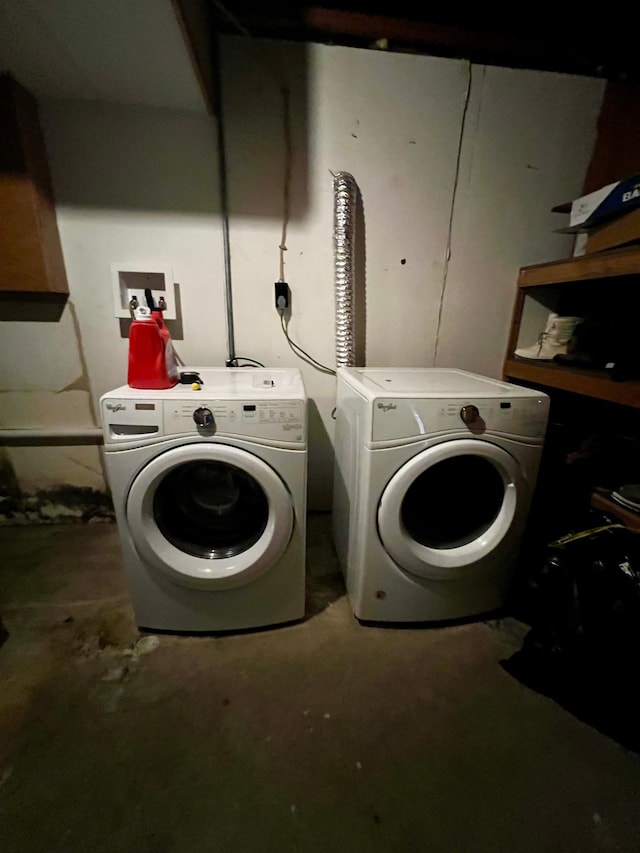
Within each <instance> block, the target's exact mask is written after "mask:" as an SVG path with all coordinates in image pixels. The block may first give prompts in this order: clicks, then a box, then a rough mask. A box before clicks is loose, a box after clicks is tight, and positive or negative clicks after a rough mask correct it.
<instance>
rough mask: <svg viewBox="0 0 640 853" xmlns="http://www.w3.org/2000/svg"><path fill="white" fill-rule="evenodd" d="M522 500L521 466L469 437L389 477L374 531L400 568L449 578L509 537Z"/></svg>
mask: <svg viewBox="0 0 640 853" xmlns="http://www.w3.org/2000/svg"><path fill="white" fill-rule="evenodd" d="M525 494H526V493H525V490H524V480H523V477H522V474H521V471H520V466H519V464H518V463H517V462H516V460H515V459H514V457H513V456H511V455H510V454H509V453H507V452H506V451H505V450H503V449H502V448H500V447H497V446H496V445H494V444H491V443H490V442H488V441H477V440H474V439H456V440H454V441H443V442H442V443H441V444H437V445H434V446H433V447H429V448H427V449H425V450H423V451H421V452H420V453H418V454H416V455H415V456H413V457H411V458H410V459H409V460H408V461H406V462H405V463H404V464H403V465H402V466H401V467H400V468H399V469H398V470H397V471H396V472H395V474H394V475H393V476H392V477H391V479H390V480H389V482H388V483H387V485H386V487H385V488H384V491H383V493H382V495H381V498H380V502H379V504H378V533H379V536H380V539H381V541H382V544H383V545H384V547H385V549H386V551H387V552H388V553H389V554H390V556H391V557H393V559H394V560H395V562H396V563H397V564H398V565H399V566H400V567H401V568H403V569H406V570H407V571H410V572H413V573H415V574H417V575H420V576H421V577H428V578H437V579H439V578H443V579H444V578H454V577H457V576H458V575H459V572H460V570H463V569H465V568H466V567H469V569H471V567H473V566H478V565H479V564H480V563H481V561H482V560H484V558H485V557H488V555H490V554H491V552H492V551H494V550H495V549H496V548H497V547H498V546H499V545H500V544H501V543H502V542H503V541H505V543H508V540H509V539H510V538H513V537H514V536H515V535H516V527H515V526H514V520H515V519H516V518H518V519H519V520H518V524H520V520H521V518H522V513H519V514H518V516H516V509H517V507H518V506H519V505H520V506H521V507H522V508H524V506H525V504H524V500H525ZM505 547H507V544H505Z"/></svg>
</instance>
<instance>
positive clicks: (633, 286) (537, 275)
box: [503, 247, 640, 409]
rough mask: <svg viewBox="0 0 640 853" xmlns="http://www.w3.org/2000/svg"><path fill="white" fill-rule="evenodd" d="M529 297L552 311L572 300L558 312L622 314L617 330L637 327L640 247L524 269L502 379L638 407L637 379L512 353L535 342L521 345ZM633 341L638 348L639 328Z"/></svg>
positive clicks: (639, 383)
mask: <svg viewBox="0 0 640 853" xmlns="http://www.w3.org/2000/svg"><path fill="white" fill-rule="evenodd" d="M528 300H534V301H537V302H538V303H539V304H543V305H545V306H546V307H547V308H549V309H550V310H554V306H556V305H558V304H563V303H564V304H565V305H566V304H570V306H571V308H570V309H569V311H562V312H559V313H586V312H591V313H592V314H593V313H594V312H596V313H597V312H599V311H603V312H616V313H617V316H618V317H619V318H620V324H619V325H620V334H626V335H629V334H634V329H637V328H640V311H639V308H640V247H634V248H631V249H629V248H627V249H618V250H615V251H610V252H600V253H597V254H590V255H582V256H580V257H576V258H567V259H565V260H561V261H554V262H551V263H544V264H535V265H533V266H526V267H522V268H521V269H520V273H519V276H518V293H517V297H516V303H515V307H514V313H513V320H512V325H511V333H510V336H509V342H508V345H507V353H506V357H505V361H504V367H503V376H504V378H505V379H506V380H509V379H513V380H515V381H524V382H527V383H531V384H533V385H536V386H541V387H543V388H549V389H554V388H555V389H559V390H562V391H570V392H574V393H576V394H582V395H585V396H587V397H595V398H598V399H600V400H606V401H608V402H610V403H619V404H621V405H623V406H631V407H634V408H639V409H640V380H638V379H628V380H624V381H616V380H614V379H612V378H611V376H610V375H609V374H608V373H607V372H606V371H604V370H590V369H584V368H576V367H567V366H564V365H560V364H557V363H556V362H553V361H536V360H533V359H525V358H519V357H518V356H516V355H515V354H514V353H515V350H516V348H517V347H518V346H519V345H520V346H526V345H527V344H532V343H534V341H533V340H529V341H521V342H520V343H519V337H520V334H521V327H522V320H523V315H524V313H525V311H526V310H527V301H528ZM545 310H546V309H545ZM634 340H635V346H637V347H640V335H639V334H638V332H637V331H636V332H635V334H634ZM638 362H639V363H640V354H639V356H638Z"/></svg>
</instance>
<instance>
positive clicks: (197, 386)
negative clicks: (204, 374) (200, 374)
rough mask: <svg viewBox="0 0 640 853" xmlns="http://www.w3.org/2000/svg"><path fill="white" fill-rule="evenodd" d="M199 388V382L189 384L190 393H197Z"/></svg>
mask: <svg viewBox="0 0 640 853" xmlns="http://www.w3.org/2000/svg"><path fill="white" fill-rule="evenodd" d="M201 387H202V386H201V385H200V383H199V382H192V383H191V390H192V391H199V390H200V388H201Z"/></svg>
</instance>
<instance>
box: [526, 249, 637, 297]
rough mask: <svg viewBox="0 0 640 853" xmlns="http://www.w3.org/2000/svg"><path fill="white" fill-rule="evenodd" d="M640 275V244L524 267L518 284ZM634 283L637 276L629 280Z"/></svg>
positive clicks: (535, 285)
mask: <svg viewBox="0 0 640 853" xmlns="http://www.w3.org/2000/svg"><path fill="white" fill-rule="evenodd" d="M634 275H640V247H637V246H635V247H633V248H631V249H629V248H627V249H615V250H610V251H607V252H596V253H595V254H591V255H580V256H579V257H577V258H565V259H564V260H561V261H551V262H550V263H546V264H534V265H532V266H528V267H521V268H520V273H519V275H518V287H541V286H544V285H554V284H556V285H557V284H569V283H580V282H582V281H596V280H598V279H602V278H617V277H621V276H634ZM632 283H634V281H633V279H630V280H629V284H632Z"/></svg>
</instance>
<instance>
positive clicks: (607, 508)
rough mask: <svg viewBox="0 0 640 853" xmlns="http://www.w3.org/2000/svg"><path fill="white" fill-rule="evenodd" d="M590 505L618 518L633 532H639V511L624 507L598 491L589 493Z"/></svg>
mask: <svg viewBox="0 0 640 853" xmlns="http://www.w3.org/2000/svg"><path fill="white" fill-rule="evenodd" d="M591 506H592V507H593V508H594V509H600V510H602V512H606V513H608V514H609V515H613V516H615V517H616V518H619V519H620V521H621V522H622V523H623V524H624V525H626V527H628V528H629V530H633V531H634V533H640V512H633V510H630V509H626V507H623V506H620V504H617V503H616V502H615V501H613V500H611V498H610V497H607V495H603V494H600V493H599V492H593V494H592V495H591Z"/></svg>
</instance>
